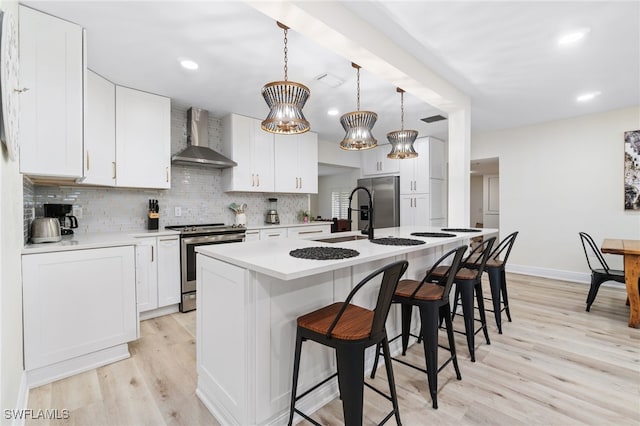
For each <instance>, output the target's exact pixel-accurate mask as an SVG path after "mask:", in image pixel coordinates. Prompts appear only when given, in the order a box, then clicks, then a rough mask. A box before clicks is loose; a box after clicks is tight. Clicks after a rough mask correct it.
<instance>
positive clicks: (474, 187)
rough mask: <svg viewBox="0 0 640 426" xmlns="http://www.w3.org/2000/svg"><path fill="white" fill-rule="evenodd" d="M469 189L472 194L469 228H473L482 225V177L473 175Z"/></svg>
mask: <svg viewBox="0 0 640 426" xmlns="http://www.w3.org/2000/svg"><path fill="white" fill-rule="evenodd" d="M469 188H470V191H469V192H470V194H471V199H470V201H469V208H470V216H469V217H470V220H469V226H472V227H473V226H476V223H482V194H483V190H482V175H471V183H470V186H469Z"/></svg>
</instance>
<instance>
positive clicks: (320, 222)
mask: <svg viewBox="0 0 640 426" xmlns="http://www.w3.org/2000/svg"><path fill="white" fill-rule="evenodd" d="M332 223H333V222H329V221H324V220H322V221H317V222H307V223H289V224H279V225H257V226H247V231H253V230H257V229H276V228H294V227H297V226H318V225H329V226H331V224H332Z"/></svg>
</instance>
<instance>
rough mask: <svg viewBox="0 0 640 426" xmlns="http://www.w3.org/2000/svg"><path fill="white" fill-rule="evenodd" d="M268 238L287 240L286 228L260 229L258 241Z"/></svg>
mask: <svg viewBox="0 0 640 426" xmlns="http://www.w3.org/2000/svg"><path fill="white" fill-rule="evenodd" d="M270 238H287V228H275V229H261V230H260V239H261V240H268V239H270Z"/></svg>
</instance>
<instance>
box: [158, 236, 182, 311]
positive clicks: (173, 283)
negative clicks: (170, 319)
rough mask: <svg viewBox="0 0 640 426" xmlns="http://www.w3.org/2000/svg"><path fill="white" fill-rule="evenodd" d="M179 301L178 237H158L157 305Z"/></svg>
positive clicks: (166, 304) (161, 305)
mask: <svg viewBox="0 0 640 426" xmlns="http://www.w3.org/2000/svg"><path fill="white" fill-rule="evenodd" d="M175 303H180V239H179V238H178V237H158V307H159V308H161V307H163V306H168V305H173V304H175Z"/></svg>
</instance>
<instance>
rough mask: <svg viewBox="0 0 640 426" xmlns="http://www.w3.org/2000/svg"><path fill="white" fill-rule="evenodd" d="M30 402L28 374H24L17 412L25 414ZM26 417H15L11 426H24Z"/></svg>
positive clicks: (17, 402)
mask: <svg viewBox="0 0 640 426" xmlns="http://www.w3.org/2000/svg"><path fill="white" fill-rule="evenodd" d="M28 402H29V386H28V385H27V372H26V371H23V372H22V377H21V378H20V389H18V400H17V401H16V410H15V412H19V413H25V412H26V410H27V404H28ZM25 419H26V417H25V416H15V417H14V418H13V422H11V426H24V423H25Z"/></svg>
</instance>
